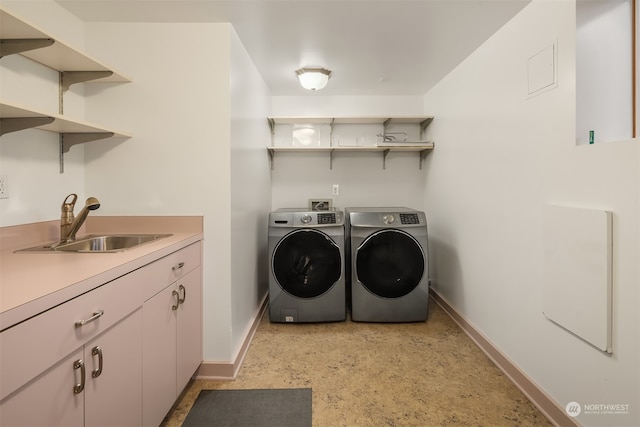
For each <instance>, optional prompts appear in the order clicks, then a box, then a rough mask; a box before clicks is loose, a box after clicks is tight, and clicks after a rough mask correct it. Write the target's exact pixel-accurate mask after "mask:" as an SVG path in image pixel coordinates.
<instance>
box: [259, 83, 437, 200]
mask: <svg viewBox="0 0 640 427" xmlns="http://www.w3.org/2000/svg"><path fill="white" fill-rule="evenodd" d="M329 84H331V82H329ZM422 114H425V112H423V106H422V98H421V97H411V96H398V97H391V96H390V97H382V96H381V97H371V96H362V97H348V96H315V95H314V96H303V97H294V96H290V97H289V96H280V97H278V96H276V97H273V115H274V116H311V117H314V116H315V117H336V116H338V117H339V116H347V117H349V116H356V117H357V116H381V117H385V116H403V115H405V116H419V115H422ZM426 114H427V115H430V114H431V113H430V112H428V111H427V112H426ZM419 159H420V157H419V155H418V153H390V154H389V156H388V157H387V161H386V169H383V168H382V154H381V153H344V152H341V153H335V154H334V156H333V169H330V158H329V154H328V153H316V154H312V155H309V154H306V153H282V152H279V153H276V155H275V157H274V161H273V170H272V172H271V177H272V182H273V185H272V188H273V189H272V207H273V209H279V208H289V207H306V206H308V202H309V199H310V198H322V199H327V198H328V199H332V200H333V205H334V206H335V207H337V208H345V207H349V206H408V207H411V208H416V209H420V208H421V207H422V206H423V204H424V198H423V194H424V176H425V175H424V173H425V170H424V169H420V168H419V164H420V162H419ZM333 184H338V185H339V186H340V194H339V195H338V196H335V195H333V194H332V187H333Z"/></svg>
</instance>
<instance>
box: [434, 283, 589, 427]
mask: <svg viewBox="0 0 640 427" xmlns="http://www.w3.org/2000/svg"><path fill="white" fill-rule="evenodd" d="M430 293H431V296H432V297H433V299H434V301H435V302H436V303H437V304H438V305H439V306H440V307H441V308H442V309H443V310H444V311H445V312H446V313H447V314H448V315H449V316H450V317H451V318H452V319H453V321H454V322H456V323H457V324H458V326H460V328H461V329H462V330H463V331H464V332H465V333H466V334H467V335H468V336H469V338H471V340H472V341H473V342H474V343H475V344H476V345H477V346H478V348H480V350H482V351H483V352H484V354H486V355H487V357H488V358H489V359H491V361H492V362H493V363H494V364H495V365H496V366H497V367H498V369H500V370H501V371H502V372H503V373H504V374H505V375H506V376H507V378H509V379H510V380H511V382H512V383H513V384H514V385H515V386H516V387H518V389H520V391H521V392H522V393H523V394H524V395H525V396H526V397H527V398H528V399H529V400H530V401H531V403H533V405H535V406H536V407H537V408H538V409H539V410H540V412H542V414H543V415H544V416H545V417H547V419H548V420H549V421H550V422H551V423H553V424H554V425H556V426H565V427H566V426H576V427H578V426H580V424H578V423H577V422H576V420H575V419H574V418H572V417H570V416H569V415H567V413H566V412H565V411H564V408H562V407H560V406H559V405H558V404H557V403H556V402H555V401H554V400H553V399H551V397H549V395H548V394H547V393H545V392H544V390H542V389H541V388H540V387H538V385H537V384H536V383H535V382H533V380H531V378H529V377H528V376H527V375H526V374H525V373H524V372H522V370H520V368H519V367H518V366H517V365H516V364H514V363H513V362H512V361H511V360H509V358H507V357H506V356H505V355H504V354H503V353H502V352H501V351H500V349H499V348H497V347H496V346H495V345H494V344H493V343H492V342H491V341H489V339H487V337H485V336H484V335H483V334H482V332H480V331H479V330H478V329H476V328H475V326H473V325H472V324H471V323H470V322H469V321H467V320H466V319H465V317H464V316H462V315H461V314H460V313H458V312H457V311H456V310H455V309H454V308H453V307H452V306H451V305H450V304H449V302H447V300H445V299H444V298H443V297H442V296H440V295H439V294H438V293H437V292H435V291H434V290H433V289H431V292H430Z"/></svg>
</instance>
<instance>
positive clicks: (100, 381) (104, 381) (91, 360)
mask: <svg viewBox="0 0 640 427" xmlns="http://www.w3.org/2000/svg"><path fill="white" fill-rule="evenodd" d="M141 342H142V310H141V309H138V310H136V311H135V312H134V313H133V314H131V315H129V317H127V318H126V319H124V320H122V321H121V322H120V323H118V324H117V325H116V326H114V327H112V328H111V329H109V330H108V331H107V332H105V333H104V334H102V335H100V336H99V337H97V338H95V339H94V340H92V341H91V342H89V343H88V344H86V345H85V346H84V365H85V386H84V410H85V415H84V422H85V425H86V426H105V427H107V426H121V427H124V426H139V425H141V423H142V345H141Z"/></svg>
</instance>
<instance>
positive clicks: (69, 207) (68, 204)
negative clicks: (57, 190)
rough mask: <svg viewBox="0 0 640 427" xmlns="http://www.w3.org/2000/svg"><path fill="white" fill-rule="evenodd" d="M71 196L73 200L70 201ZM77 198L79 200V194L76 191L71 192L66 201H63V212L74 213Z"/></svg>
mask: <svg viewBox="0 0 640 427" xmlns="http://www.w3.org/2000/svg"><path fill="white" fill-rule="evenodd" d="M69 198H71V201H69ZM76 200H78V195H77V194H75V193H71V194H69V195H68V196H67V197H66V198H65V199H64V201H63V202H62V212H71V213H73V208H74V207H75V205H76Z"/></svg>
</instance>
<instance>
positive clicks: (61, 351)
mask: <svg viewBox="0 0 640 427" xmlns="http://www.w3.org/2000/svg"><path fill="white" fill-rule="evenodd" d="M143 271H144V269H141V270H136V271H134V272H132V273H130V274H127V275H125V276H122V277H120V278H118V279H116V280H114V281H111V282H109V283H107V284H105V285H102V286H100V287H99V288H96V289H94V290H92V291H91V292H88V293H86V294H84V295H80V296H78V297H77V298H74V299H72V300H70V301H67V302H66V303H64V304H61V305H59V306H57V307H55V308H52V309H51V310H48V311H46V312H44V313H42V314H39V315H38V316H35V317H33V318H31V319H29V320H27V321H25V322H23V323H20V324H18V325H16V326H14V327H12V328H10V329H7V330H5V331H3V332H2V333H1V334H0V378H2V381H1V384H0V400H2V399H4V398H5V397H6V396H7V395H8V394H10V393H12V392H14V391H15V390H17V389H18V388H20V387H21V386H22V385H23V384H25V383H27V382H28V381H30V380H31V379H33V378H34V377H36V376H37V375H39V374H40V373H42V372H44V371H45V370H46V369H47V368H49V367H50V366H52V365H53V364H54V363H55V362H57V361H58V360H60V359H62V358H64V357H65V356H67V355H68V354H70V353H71V352H73V351H75V350H76V349H78V348H79V347H81V346H82V345H83V344H84V343H85V342H87V341H88V340H90V339H92V338H94V337H95V336H97V335H98V334H100V333H102V332H104V331H105V330H107V329H108V328H109V327H110V326H112V325H114V324H115V323H117V322H118V321H120V320H121V319H123V318H124V317H125V316H127V315H128V314H129V313H132V312H133V311H135V310H136V309H137V308H138V307H140V306H141V305H142V303H143V302H144V299H145V294H144V288H143V287H142V286H137V285H139V282H140V280H141V277H142V275H143V274H144V273H143ZM99 311H102V312H103V314H102V315H100V316H95V318H94V319H93V320H89V319H91V318H92V317H93V316H94V313H98V312H99ZM81 321H85V322H86V323H85V324H84V325H78V326H76V322H81Z"/></svg>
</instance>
